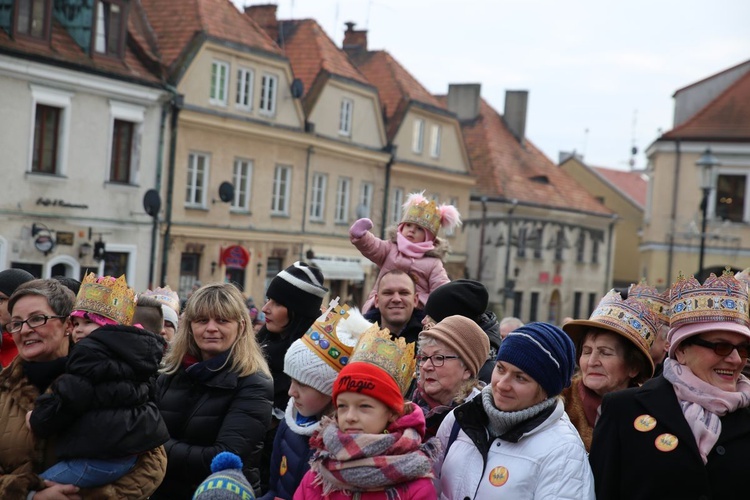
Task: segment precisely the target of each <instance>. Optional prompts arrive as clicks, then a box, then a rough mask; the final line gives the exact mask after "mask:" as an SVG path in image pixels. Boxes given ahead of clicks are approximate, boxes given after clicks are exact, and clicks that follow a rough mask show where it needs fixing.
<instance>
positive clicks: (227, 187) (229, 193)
mask: <svg viewBox="0 0 750 500" xmlns="http://www.w3.org/2000/svg"><path fill="white" fill-rule="evenodd" d="M219 198H220V199H221V201H223V202H224V203H229V202H230V201H232V200H234V186H233V185H232V183H231V182H222V183H221V184H220V185H219Z"/></svg>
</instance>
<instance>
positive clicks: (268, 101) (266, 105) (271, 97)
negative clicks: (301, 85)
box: [258, 73, 279, 116]
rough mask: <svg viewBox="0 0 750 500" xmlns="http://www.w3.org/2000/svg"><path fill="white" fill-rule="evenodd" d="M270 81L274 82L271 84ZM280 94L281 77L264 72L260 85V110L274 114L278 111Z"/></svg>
mask: <svg viewBox="0 0 750 500" xmlns="http://www.w3.org/2000/svg"><path fill="white" fill-rule="evenodd" d="M269 82H273V84H272V85H269ZM278 94H279V77H278V76H276V75H272V74H271V73H263V76H262V78H261V86H260V102H259V103H258V112H259V113H260V114H262V115H267V116H272V115H274V114H275V113H276V100H277V98H278Z"/></svg>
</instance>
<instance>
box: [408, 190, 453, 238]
mask: <svg viewBox="0 0 750 500" xmlns="http://www.w3.org/2000/svg"><path fill="white" fill-rule="evenodd" d="M403 212H404V215H403V217H402V218H401V223H400V224H399V227H400V226H401V224H405V223H407V222H408V223H411V224H416V225H418V226H421V227H423V228H424V229H425V230H426V231H428V232H429V233H430V235H432V238H431V239H433V240H434V239H435V238H436V237H437V234H438V231H439V230H440V227H441V226H442V227H444V228H446V229H453V228H455V227H457V226H460V225H461V214H460V213H459V212H458V209H457V208H456V207H454V206H453V205H447V204H445V203H443V204H442V205H440V206H438V205H437V203H435V202H434V201H432V200H428V199H427V198H425V196H424V191H422V192H420V193H411V194H410V195H409V196H408V197H407V198H406V202H405V203H404V205H403Z"/></svg>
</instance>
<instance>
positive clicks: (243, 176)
mask: <svg viewBox="0 0 750 500" xmlns="http://www.w3.org/2000/svg"><path fill="white" fill-rule="evenodd" d="M252 178H253V162H252V161H250V160H240V159H236V160H234V200H232V207H231V209H232V210H237V211H242V212H249V211H250V186H251V181H252Z"/></svg>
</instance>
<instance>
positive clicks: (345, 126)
mask: <svg viewBox="0 0 750 500" xmlns="http://www.w3.org/2000/svg"><path fill="white" fill-rule="evenodd" d="M353 117H354V101H353V100H351V99H348V98H346V97H345V98H343V99H341V109H340V111H339V134H340V135H345V136H347V137H350V136H351V135H352V119H353Z"/></svg>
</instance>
